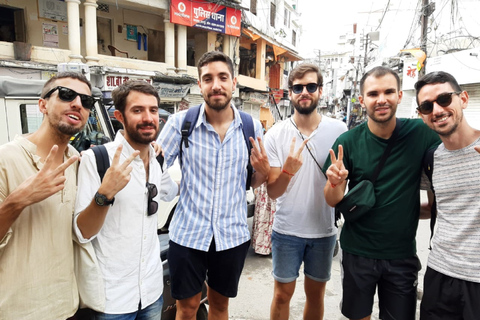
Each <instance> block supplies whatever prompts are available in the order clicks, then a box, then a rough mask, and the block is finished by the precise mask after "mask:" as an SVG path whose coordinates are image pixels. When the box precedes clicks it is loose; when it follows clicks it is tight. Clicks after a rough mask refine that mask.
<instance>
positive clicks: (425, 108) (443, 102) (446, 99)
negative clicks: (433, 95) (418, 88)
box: [417, 91, 462, 114]
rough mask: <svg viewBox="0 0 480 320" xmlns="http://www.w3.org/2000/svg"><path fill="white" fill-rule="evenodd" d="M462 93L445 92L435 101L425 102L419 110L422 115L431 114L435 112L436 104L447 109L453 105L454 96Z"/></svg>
mask: <svg viewBox="0 0 480 320" xmlns="http://www.w3.org/2000/svg"><path fill="white" fill-rule="evenodd" d="M460 93H462V91H455V92H444V93H441V94H439V95H438V96H437V99H435V100H433V101H423V102H422V103H421V104H420V105H419V106H418V108H417V110H418V112H420V113H421V114H430V113H432V111H433V103H434V102H436V103H437V104H438V105H439V106H441V107H443V108H445V107H448V106H449V105H450V104H451V103H452V94H460Z"/></svg>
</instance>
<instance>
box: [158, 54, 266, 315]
mask: <svg viewBox="0 0 480 320" xmlns="http://www.w3.org/2000/svg"><path fill="white" fill-rule="evenodd" d="M198 78H199V81H198V85H199V87H200V90H201V92H202V95H203V98H204V100H205V102H204V103H203V104H202V106H201V109H200V114H199V117H198V119H197V120H196V121H195V122H192V126H193V127H194V128H193V131H192V133H191V135H190V136H189V137H188V148H187V147H186V145H184V146H183V152H182V153H183V156H182V163H183V165H182V181H181V184H180V199H179V202H178V205H177V208H176V211H175V214H174V216H173V220H172V223H171V225H170V239H171V240H170V248H169V251H168V262H169V268H170V271H171V281H172V296H173V297H174V298H175V299H177V317H176V319H195V314H196V312H197V309H198V307H199V303H200V297H201V289H202V284H203V282H204V280H205V278H206V277H207V278H208V281H207V282H208V301H209V318H210V317H211V318H212V319H225V320H227V319H228V301H229V297H235V296H236V295H237V288H238V281H239V278H240V274H241V272H242V269H243V264H244V261H245V256H246V253H247V250H248V247H249V243H250V233H249V230H248V225H247V206H246V192H245V184H246V178H247V169H246V168H247V163H248V161H249V158H248V150H247V147H246V144H245V140H244V137H243V131H242V125H243V124H242V120H241V118H240V114H239V112H238V110H237V109H236V108H235V106H234V105H233V104H232V103H231V99H232V93H233V92H234V91H235V86H236V78H235V77H234V72H233V63H232V60H231V59H230V58H229V57H228V56H226V55H225V54H224V53H222V52H218V51H212V52H207V53H205V54H204V55H203V56H202V57H201V58H200V60H199V62H198ZM185 115H186V112H180V113H177V114H174V115H172V116H171V117H170V119H169V120H168V121H167V123H166V125H165V127H164V129H163V130H162V132H161V134H160V137H159V139H158V142H159V144H160V145H161V146H162V148H163V150H164V154H165V160H166V163H167V166H168V167H170V166H171V165H173V163H174V160H175V159H176V158H177V157H178V156H179V153H180V143H182V134H181V129H182V124H183V121H184V119H185ZM254 127H255V136H256V137H257V140H258V143H259V147H257V146H256V144H255V141H254V140H253V137H250V140H251V142H252V144H253V145H254V147H253V149H252V155H251V158H250V161H251V164H252V166H253V168H254V169H255V173H254V174H253V176H252V183H251V185H252V187H257V186H259V185H260V184H262V183H263V182H265V181H266V179H267V176H268V173H269V170H270V165H269V164H268V158H267V155H266V153H265V150H264V148H263V145H262V143H261V137H262V126H261V124H260V122H259V121H258V120H254Z"/></svg>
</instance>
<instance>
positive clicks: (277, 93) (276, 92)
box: [271, 89, 283, 104]
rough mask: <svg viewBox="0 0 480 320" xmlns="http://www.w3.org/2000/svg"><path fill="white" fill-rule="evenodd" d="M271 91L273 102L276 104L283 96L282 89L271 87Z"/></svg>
mask: <svg viewBox="0 0 480 320" xmlns="http://www.w3.org/2000/svg"><path fill="white" fill-rule="evenodd" d="M271 91H272V95H273V98H274V99H275V102H276V103H277V104H278V103H279V102H280V100H282V98H283V89H271Z"/></svg>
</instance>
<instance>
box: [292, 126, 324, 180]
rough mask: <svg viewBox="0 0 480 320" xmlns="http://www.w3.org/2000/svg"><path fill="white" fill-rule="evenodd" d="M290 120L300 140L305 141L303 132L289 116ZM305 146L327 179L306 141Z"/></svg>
mask: <svg viewBox="0 0 480 320" xmlns="http://www.w3.org/2000/svg"><path fill="white" fill-rule="evenodd" d="M290 122H291V123H292V125H293V126H294V127H295V129H297V132H298V135H299V136H300V138H302V140H303V141H305V139H304V138H303V134H302V133H301V132H300V130H299V129H298V127H297V125H296V124H295V122H293V120H292V118H291V117H290ZM305 147H306V148H307V150H308V153H310V155H311V156H312V159H313V161H315V163H316V164H317V167H318V168H319V169H320V172H321V173H322V174H323V176H324V177H325V179H327V180H328V178H327V175H326V174H325V172H323V169H322V166H321V165H320V163H318V161H317V158H315V156H314V155H313V153H312V150H310V146H309V145H308V143H307V144H306V145H305Z"/></svg>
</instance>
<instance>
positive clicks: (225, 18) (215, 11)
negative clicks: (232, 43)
mask: <svg viewBox="0 0 480 320" xmlns="http://www.w3.org/2000/svg"><path fill="white" fill-rule="evenodd" d="M241 18H242V11H241V10H237V9H234V8H230V7H225V6H222V5H219V4H215V3H211V2H207V1H204V0H195V1H190V0H171V2H170V22H171V23H176V24H181V25H184V26H187V27H196V28H201V29H205V30H208V31H214V32H219V33H224V34H228V35H231V36H236V37H240V29H241V20H242V19H241Z"/></svg>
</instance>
